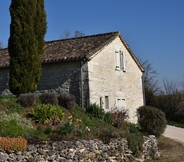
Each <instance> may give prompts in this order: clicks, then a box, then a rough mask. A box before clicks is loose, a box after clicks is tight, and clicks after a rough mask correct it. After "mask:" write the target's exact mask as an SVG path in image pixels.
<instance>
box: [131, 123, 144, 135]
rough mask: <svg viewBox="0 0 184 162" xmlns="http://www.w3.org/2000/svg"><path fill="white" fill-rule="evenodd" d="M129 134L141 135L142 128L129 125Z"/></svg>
mask: <svg viewBox="0 0 184 162" xmlns="http://www.w3.org/2000/svg"><path fill="white" fill-rule="evenodd" d="M128 126H129V132H130V133H140V132H141V127H140V125H139V124H134V123H129V125H128Z"/></svg>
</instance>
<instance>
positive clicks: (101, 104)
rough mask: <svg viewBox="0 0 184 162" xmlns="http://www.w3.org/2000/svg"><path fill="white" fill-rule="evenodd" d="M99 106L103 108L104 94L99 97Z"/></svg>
mask: <svg viewBox="0 0 184 162" xmlns="http://www.w3.org/2000/svg"><path fill="white" fill-rule="evenodd" d="M100 107H101V108H102V109H105V97H104V96H102V97H100Z"/></svg>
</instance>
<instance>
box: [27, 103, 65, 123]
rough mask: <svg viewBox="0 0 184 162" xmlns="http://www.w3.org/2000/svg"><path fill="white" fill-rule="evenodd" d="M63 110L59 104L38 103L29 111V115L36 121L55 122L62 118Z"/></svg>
mask: <svg viewBox="0 0 184 162" xmlns="http://www.w3.org/2000/svg"><path fill="white" fill-rule="evenodd" d="M63 116H64V112H63V111H62V109H61V108H60V107H59V106H53V105H50V104H38V105H36V107H35V108H33V109H32V110H31V112H30V117H31V119H32V120H34V121H35V122H37V123H41V124H53V125H55V124H57V123H60V122H61V120H62V119H63Z"/></svg>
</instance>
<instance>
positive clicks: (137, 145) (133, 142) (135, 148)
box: [124, 133, 143, 156]
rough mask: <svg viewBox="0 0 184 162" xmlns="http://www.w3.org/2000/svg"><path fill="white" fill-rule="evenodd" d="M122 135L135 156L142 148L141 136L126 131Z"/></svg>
mask: <svg viewBox="0 0 184 162" xmlns="http://www.w3.org/2000/svg"><path fill="white" fill-rule="evenodd" d="M124 137H125V138H126V139H127V141H128V146H129V148H130V150H131V151H132V152H133V154H134V155H135V156H138V155H139V153H140V151H142V150H143V137H142V135H140V134H134V133H126V134H125V135H124Z"/></svg>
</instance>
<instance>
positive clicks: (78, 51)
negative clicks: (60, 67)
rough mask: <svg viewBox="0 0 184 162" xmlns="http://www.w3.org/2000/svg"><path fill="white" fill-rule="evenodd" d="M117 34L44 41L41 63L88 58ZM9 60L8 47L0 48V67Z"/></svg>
mask: <svg viewBox="0 0 184 162" xmlns="http://www.w3.org/2000/svg"><path fill="white" fill-rule="evenodd" d="M118 35H119V32H111V33H105V34H98V35H91V36H84V37H78V38H69V39H61V40H55V41H48V42H46V49H45V52H44V55H43V57H42V59H43V63H48V62H58V61H62V60H77V59H81V58H89V57H90V56H92V55H93V54H94V53H95V52H97V51H98V50H99V49H101V48H103V46H104V45H105V44H107V43H109V42H110V41H112V40H113V39H114V38H115V37H116V36H118ZM9 60H10V57H9V53H8V49H7V48H6V49H0V67H8V66H9Z"/></svg>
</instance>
